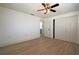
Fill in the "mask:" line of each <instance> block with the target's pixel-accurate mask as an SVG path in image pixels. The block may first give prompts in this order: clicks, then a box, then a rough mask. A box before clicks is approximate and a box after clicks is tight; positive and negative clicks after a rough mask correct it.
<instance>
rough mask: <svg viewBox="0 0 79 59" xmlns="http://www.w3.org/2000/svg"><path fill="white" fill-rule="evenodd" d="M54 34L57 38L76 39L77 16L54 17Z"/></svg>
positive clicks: (73, 40)
mask: <svg viewBox="0 0 79 59" xmlns="http://www.w3.org/2000/svg"><path fill="white" fill-rule="evenodd" d="M55 35H56V38H57V39H61V40H65V41H69V42H75V41H76V39H77V38H76V36H77V16H69V17H63V18H58V19H56V21H55Z"/></svg>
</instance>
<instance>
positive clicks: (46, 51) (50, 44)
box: [0, 37, 79, 55]
mask: <svg viewBox="0 0 79 59" xmlns="http://www.w3.org/2000/svg"><path fill="white" fill-rule="evenodd" d="M0 54H1V55H72V54H73V55H75V54H79V45H78V44H75V43H71V42H67V41H63V40H58V39H50V38H46V37H43V38H39V39H34V40H29V41H26V42H23V43H19V44H14V45H10V46H6V47H3V48H0Z"/></svg>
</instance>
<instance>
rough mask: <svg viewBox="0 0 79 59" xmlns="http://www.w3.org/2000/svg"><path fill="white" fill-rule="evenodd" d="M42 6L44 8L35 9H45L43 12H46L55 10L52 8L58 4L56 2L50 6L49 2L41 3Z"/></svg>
mask: <svg viewBox="0 0 79 59" xmlns="http://www.w3.org/2000/svg"><path fill="white" fill-rule="evenodd" d="M42 6H43V7H44V9H40V10H37V11H45V12H44V14H46V13H48V12H49V11H51V12H56V10H54V9H53V8H54V7H57V6H59V4H58V3H56V4H54V5H52V6H50V4H49V3H42Z"/></svg>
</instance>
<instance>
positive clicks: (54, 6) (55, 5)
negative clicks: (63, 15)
mask: <svg viewBox="0 0 79 59" xmlns="http://www.w3.org/2000/svg"><path fill="white" fill-rule="evenodd" d="M57 6H59V4H58V3H57V4H55V5H52V6H51V8H53V7H57Z"/></svg>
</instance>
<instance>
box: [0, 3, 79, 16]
mask: <svg viewBox="0 0 79 59" xmlns="http://www.w3.org/2000/svg"><path fill="white" fill-rule="evenodd" d="M50 4H54V3H50ZM0 6H1V7H6V8H10V9H14V10H17V11H21V12H24V13H26V14H35V15H36V16H39V17H53V16H56V15H60V14H64V13H68V12H72V11H78V10H79V3H59V6H58V7H55V8H54V9H55V10H56V11H57V12H55V13H54V12H50V13H47V14H44V12H43V11H37V10H38V9H41V8H43V6H42V5H41V3H0Z"/></svg>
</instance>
